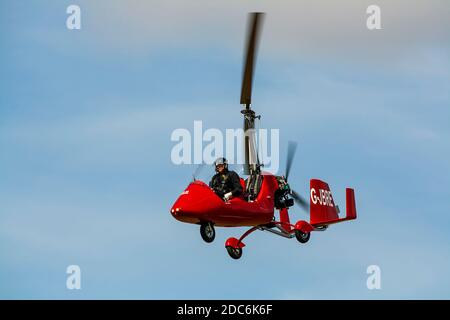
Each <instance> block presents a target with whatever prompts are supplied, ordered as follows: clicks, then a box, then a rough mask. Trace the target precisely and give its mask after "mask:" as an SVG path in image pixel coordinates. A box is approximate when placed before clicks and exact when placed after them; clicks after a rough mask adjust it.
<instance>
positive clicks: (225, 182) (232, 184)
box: [209, 158, 242, 201]
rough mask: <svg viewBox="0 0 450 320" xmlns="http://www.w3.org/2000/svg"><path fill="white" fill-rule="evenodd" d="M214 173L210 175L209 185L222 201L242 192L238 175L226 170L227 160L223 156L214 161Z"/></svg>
mask: <svg viewBox="0 0 450 320" xmlns="http://www.w3.org/2000/svg"><path fill="white" fill-rule="evenodd" d="M214 165H215V167H216V174H215V175H214V177H212V179H211V182H210V183H209V186H210V187H211V188H212V189H213V190H214V192H215V193H216V194H217V195H218V196H219V197H220V198H222V199H223V200H224V201H228V200H230V199H231V198H232V197H235V196H238V195H240V194H242V186H241V182H240V179H239V175H238V174H237V173H236V172H234V171H230V170H228V162H227V159H225V158H218V159H217V160H216V161H214Z"/></svg>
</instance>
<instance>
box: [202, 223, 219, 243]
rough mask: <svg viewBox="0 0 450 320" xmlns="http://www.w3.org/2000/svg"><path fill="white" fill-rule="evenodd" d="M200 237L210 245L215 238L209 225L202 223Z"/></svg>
mask: <svg viewBox="0 0 450 320" xmlns="http://www.w3.org/2000/svg"><path fill="white" fill-rule="evenodd" d="M200 235H201V236H202V239H203V240H204V241H205V242H207V243H211V242H213V241H214V238H215V237H216V230H215V229H214V226H213V225H212V224H211V223H202V224H201V225H200Z"/></svg>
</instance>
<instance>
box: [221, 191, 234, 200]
mask: <svg viewBox="0 0 450 320" xmlns="http://www.w3.org/2000/svg"><path fill="white" fill-rule="evenodd" d="M232 196H233V194H232V193H231V192H228V193H225V195H224V196H223V200H225V201H228V200H230V199H231V197H232Z"/></svg>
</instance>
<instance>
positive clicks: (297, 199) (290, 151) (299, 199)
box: [284, 141, 309, 212]
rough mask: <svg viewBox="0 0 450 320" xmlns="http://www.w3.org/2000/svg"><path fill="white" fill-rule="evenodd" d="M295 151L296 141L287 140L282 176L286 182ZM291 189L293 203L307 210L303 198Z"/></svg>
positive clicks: (306, 203)
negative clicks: (283, 173) (284, 171)
mask: <svg viewBox="0 0 450 320" xmlns="http://www.w3.org/2000/svg"><path fill="white" fill-rule="evenodd" d="M296 151H297V142H294V141H289V142H288V150H287V158H286V174H285V176H284V178H285V179H286V182H288V177H289V173H290V172H291V167H292V163H293V161H294V156H295V152H296ZM290 190H291V195H292V198H294V201H295V203H296V204H297V205H298V206H300V207H301V208H303V209H305V210H306V211H308V212H309V204H308V201H306V199H305V198H303V197H302V196H301V195H299V194H298V193H297V192H295V191H294V190H293V189H290Z"/></svg>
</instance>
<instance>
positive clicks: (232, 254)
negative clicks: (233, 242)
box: [227, 246, 242, 260]
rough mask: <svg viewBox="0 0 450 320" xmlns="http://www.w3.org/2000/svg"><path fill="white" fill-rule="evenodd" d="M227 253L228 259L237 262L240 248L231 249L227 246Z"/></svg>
mask: <svg viewBox="0 0 450 320" xmlns="http://www.w3.org/2000/svg"><path fill="white" fill-rule="evenodd" d="M227 251H228V254H229V255H230V257H232V258H233V259H236V260H237V259H239V258H240V257H242V248H233V247H231V246H227Z"/></svg>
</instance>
